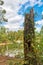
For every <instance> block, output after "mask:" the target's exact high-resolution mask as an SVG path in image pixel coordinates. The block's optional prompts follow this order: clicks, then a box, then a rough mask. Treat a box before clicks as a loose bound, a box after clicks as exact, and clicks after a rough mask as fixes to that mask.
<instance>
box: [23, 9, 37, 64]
mask: <svg viewBox="0 0 43 65" xmlns="http://www.w3.org/2000/svg"><path fill="white" fill-rule="evenodd" d="M34 36H35V32H34V12H33V9H31V10H30V14H26V16H25V22H24V55H25V64H24V65H31V64H32V65H37V62H36V60H35V57H36V56H35V53H34V48H33V47H32V43H33V41H34Z"/></svg>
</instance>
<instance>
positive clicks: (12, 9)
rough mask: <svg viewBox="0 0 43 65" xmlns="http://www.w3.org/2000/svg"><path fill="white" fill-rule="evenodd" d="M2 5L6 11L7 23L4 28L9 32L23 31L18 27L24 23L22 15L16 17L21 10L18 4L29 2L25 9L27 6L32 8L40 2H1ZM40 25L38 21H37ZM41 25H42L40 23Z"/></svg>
mask: <svg viewBox="0 0 43 65" xmlns="http://www.w3.org/2000/svg"><path fill="white" fill-rule="evenodd" d="M3 1H4V5H3V6H2V7H3V8H4V9H5V10H6V18H7V19H8V23H7V24H6V25H4V26H5V27H6V28H9V29H10V30H18V29H23V27H21V26H20V25H21V24H22V23H23V22H24V17H22V15H18V13H17V12H18V10H19V9H20V8H21V6H20V4H21V5H22V4H24V3H26V2H28V1H29V2H30V5H29V4H28V5H26V8H27V7H28V6H34V5H35V4H39V5H40V3H41V0H38V1H37V0H3ZM38 22H39V23H38V24H40V21H38ZM41 22H43V21H41ZM42 24H43V23H42Z"/></svg>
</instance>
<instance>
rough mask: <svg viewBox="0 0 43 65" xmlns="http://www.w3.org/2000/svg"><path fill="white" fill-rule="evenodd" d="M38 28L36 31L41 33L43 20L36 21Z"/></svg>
mask: <svg viewBox="0 0 43 65" xmlns="http://www.w3.org/2000/svg"><path fill="white" fill-rule="evenodd" d="M35 24H37V26H35V27H36V31H38V32H40V30H41V27H42V26H43V19H42V20H39V21H36V23H35Z"/></svg>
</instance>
